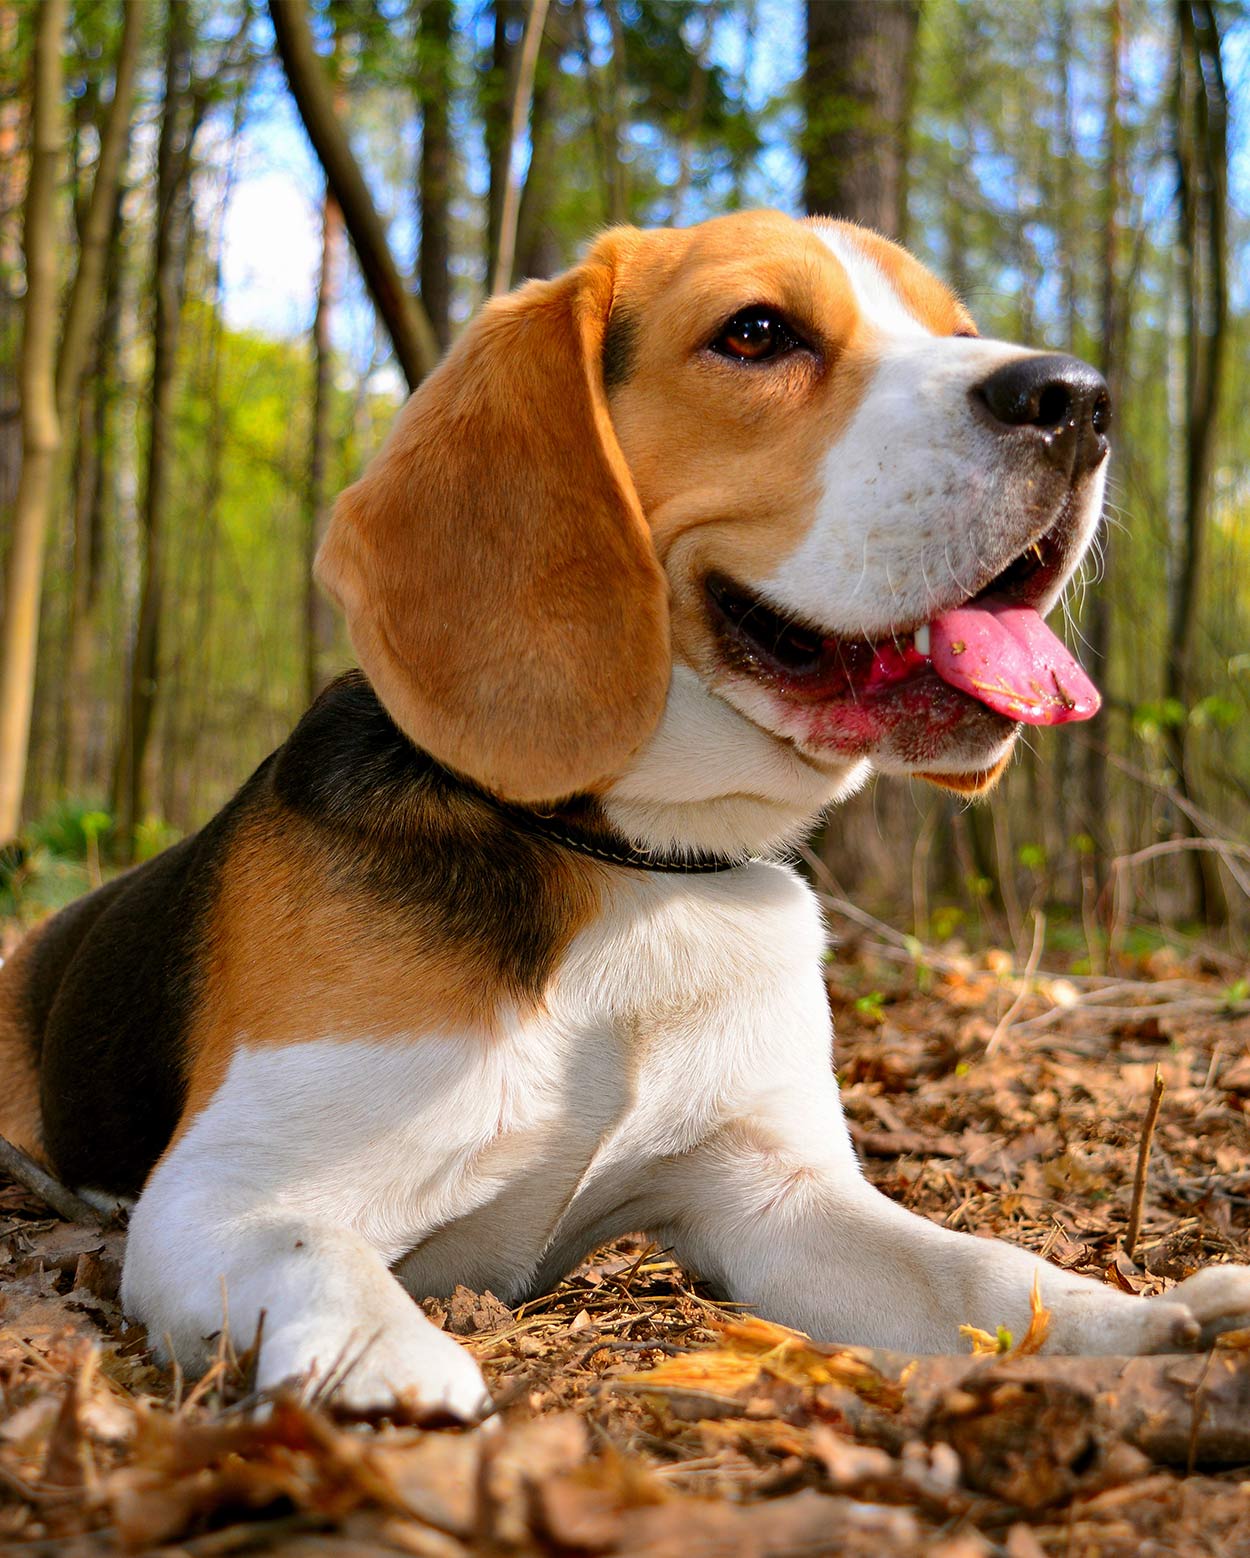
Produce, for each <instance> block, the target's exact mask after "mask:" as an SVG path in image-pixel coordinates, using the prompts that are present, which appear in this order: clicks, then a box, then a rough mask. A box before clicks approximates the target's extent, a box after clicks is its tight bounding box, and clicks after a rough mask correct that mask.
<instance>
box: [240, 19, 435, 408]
mask: <svg viewBox="0 0 1250 1558" xmlns="http://www.w3.org/2000/svg"><path fill="white" fill-rule="evenodd" d="M269 16H270V19H271V21H272V22H273V32H274V39H275V41H276V43H277V46H278V53H279V54H280V56H281V58H282V68H283V70H284V71H285V72H286V79H287V85H288V86H289V87H290V89H291V96H292V97H293V98H294V99H295V105H296V107H297V108H298V109H299V113H300V118H301V119H302V120H303V123H304V129H305V130H306V131H307V132H308V139H309V140H310V141H311V142H312V145H313V150H314V151H315V152H316V153H317V157H318V159H319V161H320V163H321V166H322V170H323V171H324V173H325V177H326V182H327V184H329V186H330V188H331V190H332V191H333V193H334V198H335V200H336V201H337V202H338V206H339V209H340V211H342V213H343V221H344V223H345V225H346V227H347V232H348V235H349V236H350V238H351V240H352V247H353V248H354V249H355V251H356V258H357V260H358V261H359V263H360V271H361V274H362V275H363V276H364V279H365V285H366V286H367V287H368V288H369V295H370V297H371V298H372V299H373V303H374V307H375V308H376V309H377V311H378V316H379V317H380V318H381V320H382V322H383V324H384V325H385V326H386V331H387V334H388V335H389V336H390V338H391V344H392V346H393V347H394V349H395V356H396V357H397V358H398V360H399V366H400V369H401V371H402V372H403V375H404V377H405V378H406V379H407V380H408V386H409V388H410V389H415V388H416V387H417V385H418V384H419V383H420V382H421V380H422V379H423V378H424V377H425V375H426V374H427V373H431V372H433V370H434V368H435V367H436V366H437V363H438V357H439V347H438V339H437V337H436V336H435V334H434V330H433V327H432V326H431V324H430V321H429V317H428V316H427V314H426V312H425V309H424V308H423V307H422V305H421V303H420V301H419V300H418V299H417V298H414V297H413V296H412V295H411V293H410V292H409V291H408V289H407V287H406V286H405V285H404V282H403V278H402V277H401V276H400V274H399V267H398V266H397V265H396V264H395V259H394V256H393V255H392V254H391V250H390V244H389V242H388V241H387V237H386V229H385V228H384V227H383V225H382V220H381V218H380V217H379V216H378V213H377V209H376V207H375V206H374V204H373V197H372V196H371V195H370V193H369V188H368V185H367V184H366V183H365V181H364V175H363V174H362V173H361V171H360V165H359V163H357V161H356V158H355V156H354V155H353V153H352V149H351V146H350V145H349V144H348V140H347V135H346V133H345V132H344V130H343V126H342V124H341V123H340V122H339V117H338V114H337V113H336V112H335V110H334V98H333V94H332V92H331V89H330V84H329V81H328V80H327V78H326V72H325V69H324V68H323V66H322V64H321V61H320V59H318V57H317V53H316V50H315V49H314V48H313V41H312V34H311V33H310V32H309V30H308V12H307V7H306V4H305V0H269Z"/></svg>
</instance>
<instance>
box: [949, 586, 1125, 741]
mask: <svg viewBox="0 0 1250 1558" xmlns="http://www.w3.org/2000/svg"><path fill="white" fill-rule="evenodd" d="M929 651H930V657H931V659H932V663H933V669H934V670H935V671H936V672H937V674H938V675H939V676H940V677H941V678H942V680H943V681H944V682H949V683H950V685H951V686H952V687H958V688H959V690H960V691H961V692H966V693H968V694H969V695H970V696H971V697H973V698H976V699H977V700H978V702H980V703H984V704H986V705H987V706H988V707H989V708H991V709H994V710H995V711H996V712H997V713H999V714H1005V715H1006V716H1007V718H1008V719H1015V720H1023V721H1024V723H1025V724H1026V725H1064V724H1067V722H1068V721H1069V720H1080V719H1089V718H1090V716H1091V715H1094V714H1097V712H1098V706H1099V704H1100V703H1101V702H1102V699H1101V697H1100V696H1099V692H1098V689H1097V688H1096V687H1095V686H1094V684H1093V682H1091V681H1090V679H1089V677H1088V676H1086V674H1085V672H1084V671H1083V670H1082V669H1081V667H1080V666H1079V665H1078V664H1077V663H1076V661H1075V660H1074V659H1073V658H1072V656H1071V655H1070V654H1069V653H1068V651H1067V649H1066V648H1065V647H1064V645H1063V644H1062V643H1061V642H1060V640H1059V639H1058V638H1056V637H1055V635H1054V634H1053V633H1052V632H1051V631H1050V629H1049V628H1048V627H1047V626H1046V624H1045V623H1044V622H1043V621H1042V619H1041V617H1040V616H1039V615H1038V613H1037V612H1036V611H1034V610H1033V608H1032V607H1031V606H1015V605H1013V604H1012V603H1011V602H1010V601H1007V600H995V599H994V598H993V597H992V596H991V597H990V598H989V599H988V600H984V601H981V602H980V603H979V604H977V605H975V606H961V607H960V608H959V609H958V610H957V611H948V612H947V613H946V615H945V616H942V617H935V618H934V620H933V622H932V623H931V624H930V639H929Z"/></svg>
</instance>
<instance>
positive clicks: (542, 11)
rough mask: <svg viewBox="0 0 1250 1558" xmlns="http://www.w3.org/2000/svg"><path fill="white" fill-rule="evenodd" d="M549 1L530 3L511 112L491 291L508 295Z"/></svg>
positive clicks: (534, 0)
mask: <svg viewBox="0 0 1250 1558" xmlns="http://www.w3.org/2000/svg"><path fill="white" fill-rule="evenodd" d="M548 3H549V0H530V3H529V14H528V15H527V16H526V18H525V35H524V37H523V38H522V40H521V57H520V60H519V61H518V63H517V72H516V85H515V87H514V89H513V94H512V112H511V115H510V119H509V129H508V163H507V168H508V172H507V178H506V181H505V184H504V195H503V205H502V207H501V209H500V212H499V240H498V244H497V247H496V251H495V271H494V275H493V276H492V278H491V291H492V292H506V291H507V290H508V288H509V287H510V286H511V285H512V267H513V261H514V259H515V256H516V237H517V220H518V218H519V217H520V214H521V178H520V174H519V172H518V171H517V147H518V146H519V145H520V142H521V137H522V136H523V135H524V133H525V127H526V125H527V124H528V122H529V116H530V106H531V104H532V102H533V99H534V73H535V71H536V70H537V69H538V50H539V48H540V46H541V44H542V40H543V28H544V26H545V25H546V21H547V8H548Z"/></svg>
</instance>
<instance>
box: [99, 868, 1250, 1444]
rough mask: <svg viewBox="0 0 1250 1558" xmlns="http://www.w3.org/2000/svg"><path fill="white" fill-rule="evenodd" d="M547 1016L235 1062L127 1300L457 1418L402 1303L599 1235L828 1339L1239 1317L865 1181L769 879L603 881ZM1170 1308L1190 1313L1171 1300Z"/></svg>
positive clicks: (1215, 1277) (150, 1214)
mask: <svg viewBox="0 0 1250 1558" xmlns="http://www.w3.org/2000/svg"><path fill="white" fill-rule="evenodd" d="M620 875H621V880H620V881H619V883H618V885H616V886H615V887H614V888H613V890H612V893H611V896H610V900H609V903H608V905H607V907H606V912H605V913H604V914H603V915H602V917H601V918H600V919H599V920H598V921H597V922H596V923H595V924H594V925H593V926H592V927H591V928H590V929H589V930H587V931H586V932H585V933H584V934H583V935H582V936H581V937H580V938H579V939H578V940H577V941H576V942H575V943H574V945H573V946H572V948H571V949H570V951H569V953H568V955H567V957H566V958H565V960H564V963H563V964H562V966H561V968H560V970H559V973H558V975H557V977H556V979H555V980H554V982H553V985H552V988H551V991H550V998H549V1001H548V1005H547V1009H546V1011H545V1012H543V1013H542V1014H540V1015H538V1016H536V1017H533V1018H531V1019H529V1020H527V1021H525V1022H519V1021H515V1020H514V1021H513V1022H512V1023H511V1024H510V1025H508V1026H507V1028H506V1030H505V1031H504V1032H503V1034H502V1035H496V1036H493V1037H492V1036H489V1035H487V1034H484V1033H479V1034H474V1033H465V1034H458V1035H445V1036H442V1037H439V1036H435V1035H430V1034H425V1035H418V1034H414V1035H413V1036H412V1037H411V1039H410V1040H408V1041H403V1040H400V1041H396V1040H386V1041H377V1040H371V1039H370V1038H369V1037H368V1035H364V1034H336V1035H331V1034H326V1033H322V1032H320V1031H319V1030H318V1028H317V1025H316V1020H315V1015H314V1014H312V1013H310V1014H309V1038H308V1041H307V1042H305V1043H302V1044H297V1045H293V1046H288V1047H285V1048H276V1049H268V1048H265V1047H254V1048H245V1049H242V1050H240V1051H239V1053H238V1054H237V1055H236V1057H235V1060H234V1062H233V1064H232V1066H231V1068H230V1072H229V1075H228V1077H227V1079H226V1081H225V1083H224V1084H223V1086H222V1088H221V1089H220V1091H219V1092H218V1094H217V1096H216V1097H215V1098H214V1100H213V1101H212V1103H211V1104H210V1105H209V1107H208V1108H207V1109H206V1110H205V1111H204V1112H203V1113H202V1114H201V1115H199V1117H198V1118H197V1119H196V1120H195V1121H194V1122H193V1123H192V1125H191V1126H190V1128H189V1129H188V1131H187V1132H186V1134H185V1135H184V1136H183V1137H182V1139H181V1140H180V1141H179V1142H178V1144H177V1145H176V1146H175V1147H174V1148H173V1150H172V1151H171V1152H170V1153H169V1154H168V1155H167V1156H166V1158H165V1159H164V1160H163V1161H162V1163H161V1164H160V1166H159V1167H158V1168H157V1169H156V1171H155V1172H154V1174H153V1175H152V1178H151V1180H150V1181H149V1183H148V1186H147V1188H146V1189H145V1191H144V1193H143V1196H142V1198H141V1199H140V1202H139V1205H138V1207H137V1208H136V1210H135V1214H134V1218H133V1220H132V1224H131V1235H130V1248H129V1251H128V1254H127V1261H126V1273H125V1284H124V1292H123V1298H124V1301H125V1304H126V1307H127V1309H128V1311H130V1312H131V1313H133V1314H136V1315H138V1316H139V1317H140V1318H141V1319H143V1320H144V1321H145V1322H146V1324H147V1326H148V1328H149V1330H150V1332H151V1333H152V1334H153V1336H154V1337H158V1338H159V1337H164V1338H167V1340H168V1343H169V1344H170V1345H171V1346H172V1348H173V1351H174V1352H175V1353H176V1354H177V1355H178V1357H179V1358H180V1359H181V1360H182V1361H183V1362H184V1363H185V1364H186V1365H188V1366H190V1367H199V1366H202V1364H203V1362H204V1358H205V1356H206V1349H207V1344H206V1340H205V1339H206V1338H208V1337H210V1336H211V1334H212V1333H214V1332H215V1331H216V1330H217V1329H218V1328H219V1327H220V1325H221V1323H222V1293H223V1290H224V1292H225V1294H226V1296H227V1300H228V1305H229V1319H230V1324H231V1328H232V1331H233V1335H234V1337H235V1340H236V1344H238V1343H246V1342H248V1341H250V1340H251V1338H252V1336H253V1334H254V1333H255V1330H256V1327H257V1325H258V1323H259V1319H260V1313H261V1311H262V1310H263V1311H264V1312H265V1322H264V1338H265V1340H264V1347H263V1351H262V1363H261V1370H260V1379H261V1383H262V1384H271V1383H275V1382H276V1381H278V1380H280V1379H282V1378H284V1377H286V1376H288V1375H291V1374H304V1373H309V1372H312V1373H315V1374H319V1375H325V1374H326V1373H328V1372H330V1371H332V1370H333V1369H334V1368H335V1366H336V1365H340V1364H342V1363H343V1362H345V1361H351V1360H353V1359H356V1360H358V1361H357V1362H356V1366H355V1368H354V1369H352V1370H351V1372H350V1373H349V1374H348V1378H347V1383H346V1386H345V1388H344V1394H345V1395H346V1397H347V1398H348V1399H349V1400H351V1401H353V1402H354V1403H355V1404H357V1405H360V1406H378V1405H383V1406H384V1405H386V1404H387V1402H388V1401H389V1400H390V1399H391V1398H392V1396H393V1395H394V1394H403V1393H410V1394H412V1395H415V1397H416V1398H417V1399H419V1400H420V1401H421V1402H422V1403H423V1404H425V1405H426V1406H429V1407H437V1406H441V1407H444V1408H447V1409H450V1410H452V1411H455V1412H457V1413H459V1414H460V1415H462V1416H466V1417H471V1416H474V1415H476V1414H477V1413H478V1412H480V1411H481V1410H483V1409H484V1407H485V1404H486V1394H485V1387H484V1386H483V1384H482V1381H481V1378H480V1375H479V1374H478V1372H477V1369H476V1366H475V1365H474V1364H473V1363H472V1360H471V1359H470V1358H469V1356H468V1354H467V1353H465V1352H464V1351H462V1350H461V1349H460V1348H459V1347H458V1346H457V1345H456V1344H455V1343H454V1342H453V1341H452V1340H451V1339H450V1338H448V1337H447V1336H445V1335H443V1334H441V1333H439V1332H438V1331H436V1330H435V1329H434V1328H433V1327H432V1326H431V1325H430V1324H429V1323H428V1322H427V1321H426V1320H425V1318H424V1316H423V1315H422V1314H421V1312H420V1310H419V1309H418V1308H417V1307H416V1306H415V1305H414V1304H413V1303H412V1302H411V1301H410V1299H408V1298H407V1297H405V1296H404V1294H403V1292H402V1290H401V1288H400V1286H399V1285H398V1284H397V1282H396V1281H395V1279H394V1278H393V1277H392V1276H391V1275H390V1274H389V1272H388V1268H397V1269H398V1271H399V1273H400V1275H401V1277H402V1279H403V1281H404V1284H405V1285H406V1286H407V1287H409V1289H410V1290H411V1291H412V1292H414V1293H417V1294H424V1293H428V1292H444V1293H445V1292H448V1291H449V1290H450V1289H451V1287H452V1286H454V1284H455V1283H456V1282H457V1281H468V1282H471V1283H472V1284H474V1285H475V1286H489V1287H491V1288H492V1289H494V1291H496V1292H497V1293H499V1294H500V1295H501V1296H503V1297H505V1298H507V1299H510V1300H515V1299H518V1298H520V1297H521V1296H523V1295H525V1294H527V1293H530V1292H532V1291H535V1290H540V1289H541V1288H542V1286H543V1285H545V1284H546V1283H548V1282H550V1281H552V1280H554V1279H555V1278H557V1277H558V1276H559V1275H560V1274H562V1273H563V1272H564V1271H565V1270H567V1269H568V1267H569V1266H570V1265H571V1264H572V1263H573V1262H574V1261H575V1260H576V1259H577V1257H578V1256H579V1255H580V1254H581V1253H582V1252H583V1251H584V1250H585V1249H587V1248H588V1247H589V1246H590V1245H591V1244H593V1243H594V1242H596V1241H597V1240H599V1239H601V1238H604V1237H607V1236H609V1235H612V1234H617V1233H622V1232H625V1231H627V1230H629V1229H632V1228H638V1227H642V1228H647V1229H650V1230H653V1231H654V1232H655V1233H656V1235H657V1236H658V1237H659V1238H661V1239H663V1240H664V1241H665V1242H666V1243H671V1244H672V1245H673V1246H674V1247H675V1248H676V1249H677V1250H678V1252H679V1253H680V1254H681V1256H682V1257H683V1258H685V1259H687V1260H688V1261H690V1263H691V1264H692V1265H693V1266H694V1267H695V1268H696V1269H697V1270H700V1271H701V1272H703V1273H704V1274H705V1275H706V1276H708V1277H709V1278H711V1279H712V1280H714V1281H716V1282H718V1283H719V1284H721V1285H722V1286H723V1287H724V1289H725V1290H726V1292H727V1294H728V1296H730V1297H731V1298H733V1299H735V1300H738V1301H741V1302H744V1303H747V1304H750V1305H751V1306H753V1307H757V1308H759V1309H760V1310H761V1311H762V1312H764V1313H765V1314H767V1315H769V1316H771V1317H772V1318H775V1319H777V1320H780V1321H784V1322H786V1323H788V1324H793V1325H797V1326H800V1327H802V1328H804V1329H806V1330H808V1331H810V1332H812V1333H813V1334H815V1335H817V1336H819V1337H822V1338H825V1339H828V1340H832V1341H843V1342H854V1343H864V1344H875V1345H884V1346H893V1347H898V1348H904V1349H913V1350H950V1349H953V1348H955V1347H957V1346H958V1344H959V1335H958V1328H959V1326H960V1325H961V1324H963V1323H971V1324H975V1325H979V1326H981V1327H983V1328H984V1329H991V1330H992V1329H993V1328H994V1327H995V1326H997V1325H999V1324H1005V1325H1008V1326H1010V1327H1012V1328H1013V1329H1019V1328H1022V1327H1023V1326H1024V1325H1025V1324H1026V1323H1027V1318H1028V1300H1029V1290H1030V1288H1031V1285H1032V1283H1033V1280H1034V1277H1035V1275H1040V1280H1041V1294H1042V1298H1043V1301H1044V1302H1045V1303H1046V1304H1047V1305H1048V1307H1050V1309H1051V1310H1052V1312H1053V1314H1054V1317H1055V1319H1054V1332H1053V1342H1052V1345H1053V1346H1054V1347H1056V1348H1057V1349H1063V1350H1067V1351H1074V1352H1143V1351H1154V1350H1160V1349H1166V1348H1171V1347H1181V1346H1185V1345H1189V1344H1191V1343H1192V1342H1193V1341H1194V1340H1195V1339H1196V1337H1197V1335H1198V1332H1199V1330H1200V1328H1202V1327H1204V1326H1207V1325H1208V1324H1210V1323H1212V1322H1215V1323H1218V1322H1219V1321H1220V1320H1221V1319H1222V1318H1227V1317H1229V1316H1232V1315H1240V1314H1241V1313H1242V1312H1244V1311H1247V1310H1250V1272H1247V1271H1243V1270H1231V1269H1225V1270H1223V1271H1221V1272H1218V1273H1215V1272H1213V1273H1208V1274H1204V1275H1203V1278H1202V1280H1201V1281H1200V1282H1199V1281H1197V1279H1195V1285H1193V1286H1192V1287H1190V1286H1189V1285H1186V1286H1187V1288H1188V1292H1189V1293H1192V1295H1193V1301H1192V1303H1190V1304H1189V1305H1188V1307H1187V1305H1186V1302H1185V1299H1184V1297H1178V1296H1177V1294H1180V1293H1182V1292H1183V1290H1177V1293H1175V1294H1173V1295H1170V1296H1169V1297H1168V1298H1167V1299H1163V1300H1157V1301H1151V1302H1144V1301H1142V1300H1138V1299H1134V1298H1130V1297H1128V1296H1126V1295H1124V1294H1122V1293H1118V1292H1116V1291H1114V1290H1112V1289H1110V1288H1106V1287H1102V1286H1100V1285H1098V1284H1096V1283H1093V1282H1090V1281H1088V1280H1086V1279H1084V1278H1080V1277H1074V1276H1072V1275H1070V1274H1067V1273H1064V1272H1061V1271H1059V1270H1057V1269H1056V1268H1054V1267H1051V1266H1048V1265H1046V1264H1045V1263H1044V1262H1042V1261H1040V1260H1038V1259H1037V1258H1036V1257H1034V1256H1032V1255H1029V1254H1027V1253H1026V1252H1024V1251H1022V1250H1018V1249H1014V1248H1012V1247H1011V1246H1008V1245H1005V1244H1001V1243H998V1242H994V1241H988V1240H981V1239H975V1238H972V1237H970V1236H967V1235H964V1234H958V1233H953V1232H951V1231H949V1230H946V1229H943V1228H939V1227H937V1226H936V1225H934V1224H932V1223H930V1222H927V1221H926V1220H925V1219H923V1218H918V1217H916V1216H914V1215H912V1214H911V1213H909V1212H906V1211H904V1210H902V1209H901V1208H899V1207H897V1206H895V1205H894V1204H893V1203H891V1202H890V1201H888V1200H887V1199H885V1198H884V1197H883V1196H881V1195H880V1194H878V1192H877V1191H875V1190H874V1189H872V1188H871V1186H869V1185H868V1184H867V1182H866V1181H865V1180H864V1179H863V1177H862V1175H861V1172H860V1169H859V1166H858V1164H857V1162H856V1160H855V1156H854V1153H853V1151H852V1149H851V1145H850V1141H849V1138H848V1135H847V1132H846V1127H845V1125H844V1123H843V1119H842V1113H841V1108H840V1105H839V1100H838V1092H837V1084H836V1081H835V1078H834V1073H833V1067H832V1032H831V1028H830V1022H829V1015H828V1003H827V1001H826V998H825V992H824V984H823V979H822V977H821V967H820V958H821V952H822V949H823V944H824V942H823V932H822V929H821V924H820V915H819V910H818V907H817V905H816V902H815V899H814V898H813V896H812V894H811V893H810V892H809V891H808V889H807V888H806V887H805V886H804V885H803V884H802V883H801V882H800V881H799V880H798V878H797V877H796V876H795V875H793V874H792V873H791V872H790V871H788V870H787V869H785V868H784V867H779V866H770V865H765V864H760V863H757V864H753V865H750V866H746V867H743V868H741V869H740V870H738V871H736V872H733V873H729V874H726V875H718V876H702V877H690V878H682V877H671V876H648V875H636V876H635V875H632V874H625V873H621V874H620ZM1186 1296H1188V1295H1186Z"/></svg>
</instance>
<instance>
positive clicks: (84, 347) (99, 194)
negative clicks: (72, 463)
mask: <svg viewBox="0 0 1250 1558" xmlns="http://www.w3.org/2000/svg"><path fill="white" fill-rule="evenodd" d="M143 19H144V11H143V7H142V6H140V5H123V6H122V35H121V41H120V43H119V44H118V46H117V69H116V73H115V76H114V81H113V101H112V102H111V103H110V104H109V107H108V111H107V112H106V114H105V115H104V123H103V127H102V129H101V131H100V155H99V160H98V161H97V163H96V172H95V179H94V181H93V183H92V186H91V197H90V199H89V201H88V203H87V210H86V215H85V217H84V219H83V223H82V229H81V232H80V236H79V250H78V268H77V270H76V271H75V273H74V281H73V285H72V286H71V288H70V294H69V301H68V303H67V304H66V308H65V328H64V330H63V332H62V334H61V350H60V352H59V354H58V356H57V364H56V402H57V410H58V412H59V414H60V416H61V418H62V419H63V420H64V419H65V418H66V417H68V416H69V415H70V413H71V412H72V410H73V407H74V405H75V403H76V402H77V399H78V391H79V386H80V385H81V383H82V375H83V368H84V366H85V363H86V358H87V351H88V347H89V345H90V343H91V337H92V335H93V334H94V333H95V329H96V326H97V324H98V321H99V317H100V296H101V282H102V280H103V277H104V262H105V257H106V255H107V252H108V241H109V233H110V231H111V229H112V225H113V218H114V212H115V209H116V205H117V190H118V186H119V184H120V183H121V172H122V164H123V162H124V161H125V158H126V148H127V147H128V146H129V144H130V108H131V104H132V103H133V101H134V86H135V72H136V70H137V68H138V63H139V43H140V40H141V38H142V34H143Z"/></svg>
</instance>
